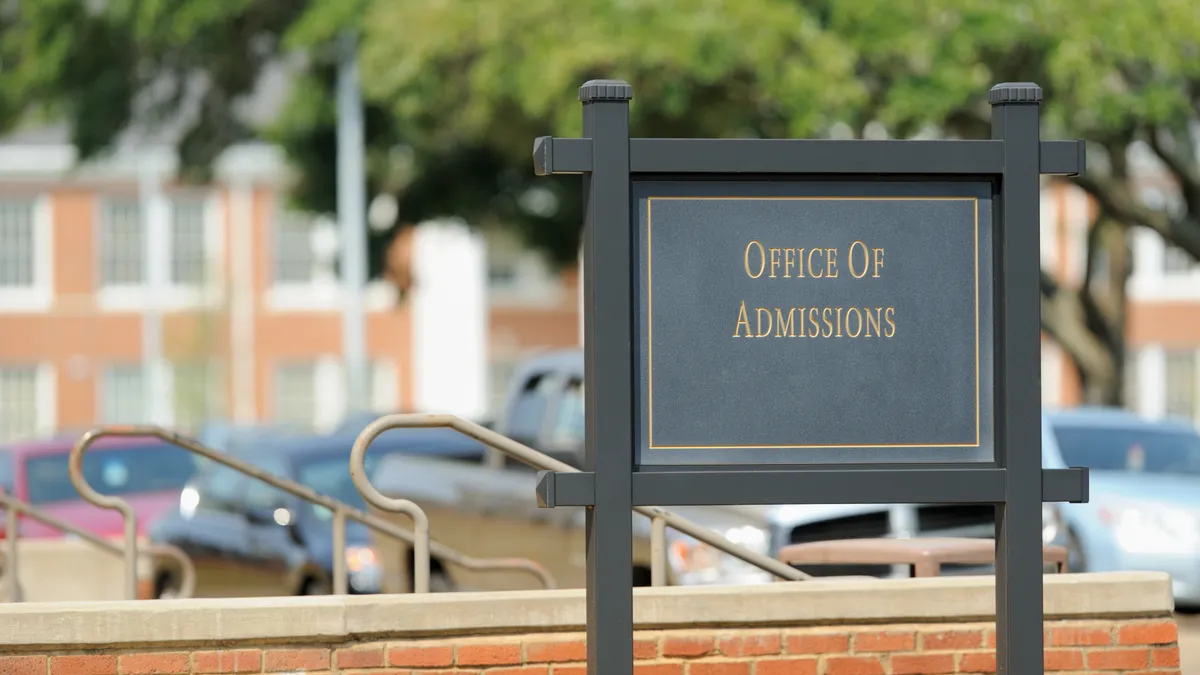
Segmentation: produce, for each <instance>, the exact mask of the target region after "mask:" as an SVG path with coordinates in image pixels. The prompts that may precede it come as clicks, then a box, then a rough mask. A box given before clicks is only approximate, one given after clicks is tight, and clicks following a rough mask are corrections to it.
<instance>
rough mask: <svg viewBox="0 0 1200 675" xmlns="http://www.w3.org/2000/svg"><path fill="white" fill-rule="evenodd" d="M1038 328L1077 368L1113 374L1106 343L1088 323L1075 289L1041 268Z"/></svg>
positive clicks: (1110, 354)
mask: <svg viewBox="0 0 1200 675" xmlns="http://www.w3.org/2000/svg"><path fill="white" fill-rule="evenodd" d="M1041 289H1042V330H1044V331H1046V334H1047V335H1049V336H1050V337H1051V338H1053V339H1054V341H1055V342H1057V343H1058V345H1059V346H1060V347H1062V348H1063V350H1064V351H1065V352H1066V353H1067V355H1068V356H1070V357H1071V359H1072V360H1073V361H1074V362H1075V364H1076V365H1077V366H1078V367H1079V369H1080V370H1081V371H1083V372H1086V373H1088V374H1089V375H1092V376H1095V377H1098V378H1100V379H1103V378H1109V377H1114V376H1115V375H1116V367H1115V365H1114V363H1113V358H1112V353H1111V352H1110V350H1109V348H1108V346H1107V345H1106V344H1105V343H1104V341H1103V340H1101V339H1100V338H1099V337H1098V336H1097V335H1096V334H1095V333H1093V332H1092V331H1091V329H1090V328H1089V327H1088V322H1087V313H1086V310H1085V309H1084V301H1083V298H1082V296H1081V294H1080V293H1079V292H1078V291H1074V290H1069V289H1066V288H1063V287H1062V286H1060V285H1059V284H1058V282H1057V281H1056V280H1055V279H1054V278H1053V277H1051V276H1050V275H1049V274H1047V273H1046V272H1045V270H1043V271H1042V275H1041Z"/></svg>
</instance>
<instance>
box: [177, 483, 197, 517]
mask: <svg viewBox="0 0 1200 675" xmlns="http://www.w3.org/2000/svg"><path fill="white" fill-rule="evenodd" d="M199 505H200V493H199V492H198V491H197V490H196V488H194V487H191V486H190V485H189V486H188V487H185V488H183V491H182V492H180V493H179V515H181V516H183V517H184V518H191V517H192V516H193V515H195V514H196V507H197V506H199Z"/></svg>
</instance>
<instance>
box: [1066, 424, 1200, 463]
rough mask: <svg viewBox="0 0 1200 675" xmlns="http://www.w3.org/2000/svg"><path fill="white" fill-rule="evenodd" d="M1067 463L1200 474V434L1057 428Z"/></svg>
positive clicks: (1160, 430) (1149, 430) (1072, 427)
mask: <svg viewBox="0 0 1200 675" xmlns="http://www.w3.org/2000/svg"><path fill="white" fill-rule="evenodd" d="M1054 435H1055V437H1057V439H1058V446H1059V450H1060V451H1061V452H1062V456H1063V460H1064V461H1065V462H1066V464H1067V466H1084V467H1088V468H1089V469H1094V470H1096V471H1121V472H1128V473H1158V474H1170V473H1176V474H1178V473H1182V474H1192V475H1200V435H1196V434H1193V433H1189V432H1186V431H1175V430H1165V429H1154V428H1152V427H1144V428H1128V429H1119V428H1118V429H1113V428H1095V427H1074V426H1071V427H1058V428H1056V429H1055V431H1054Z"/></svg>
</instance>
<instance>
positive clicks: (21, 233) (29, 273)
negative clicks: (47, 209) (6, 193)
mask: <svg viewBox="0 0 1200 675" xmlns="http://www.w3.org/2000/svg"><path fill="white" fill-rule="evenodd" d="M33 210H34V204H33V200H31V199H5V200H3V201H0V289H3V290H10V289H26V288H31V287H33V285H34V283H35V280H36V275H35V274H34V266H35V264H36V260H37V250H36V246H35V244H34V229H33V227H34V226H33V223H34V218H33Z"/></svg>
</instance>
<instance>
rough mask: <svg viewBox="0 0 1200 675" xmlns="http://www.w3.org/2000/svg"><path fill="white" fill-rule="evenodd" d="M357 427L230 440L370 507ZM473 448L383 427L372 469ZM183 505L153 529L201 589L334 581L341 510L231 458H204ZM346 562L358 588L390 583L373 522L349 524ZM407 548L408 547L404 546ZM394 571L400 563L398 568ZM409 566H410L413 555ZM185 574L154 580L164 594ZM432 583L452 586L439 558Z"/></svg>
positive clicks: (235, 448)
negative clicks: (403, 457) (356, 469)
mask: <svg viewBox="0 0 1200 675" xmlns="http://www.w3.org/2000/svg"><path fill="white" fill-rule="evenodd" d="M355 436H356V434H354V433H351V432H350V431H347V430H343V431H341V432H340V433H336V434H333V435H328V436H307V437H302V436H283V437H279V438H277V439H274V440H271V439H269V438H268V437H267V436H265V435H263V434H248V435H244V436H241V437H240V438H241V442H238V441H237V440H230V442H229V443H228V444H227V445H228V447H226V448H224V449H225V450H226V451H227V452H229V453H230V454H231V455H233V456H234V457H236V458H238V459H241V460H243V461H245V462H247V463H249V464H252V465H255V466H257V467H258V468H261V469H264V470H266V471H268V472H270V473H272V474H274V475H276V476H279V477H281V478H286V479H289V480H292V481H295V482H297V483H300V484H301V485H304V486H307V487H309V488H311V489H312V490H314V491H316V492H317V493H319V494H322V495H325V496H327V497H331V498H333V499H336V500H338V501H341V502H343V503H345V504H348V505H350V506H353V507H355V508H358V509H365V508H366V506H365V504H364V502H363V500H362V497H361V496H360V495H359V494H358V491H357V490H356V489H355V488H354V485H353V483H352V482H351V480H350V448H351V446H352V445H353V443H354V439H355ZM401 452H404V453H418V454H437V455H442V456H455V457H461V456H468V457H475V458H476V460H477V459H478V458H479V457H481V456H482V454H483V449H482V446H480V445H479V444H478V443H475V442H473V441H470V440H469V439H466V438H464V437H462V436H459V435H457V434H454V433H452V432H449V431H444V430H437V429H433V430H416V431H413V432H407V433H399V432H393V433H388V434H385V435H384V436H383V437H382V438H381V439H380V442H379V443H377V444H376V445H375V446H373V447H372V452H371V453H369V454H368V456H367V458H366V467H367V470H368V472H370V471H371V470H373V468H374V466H375V464H376V463H377V462H379V461H380V460H381V459H382V458H385V457H387V456H388V455H389V454H392V453H401ZM177 504H178V508H176V509H174V510H172V511H170V512H167V513H165V514H164V515H163V516H162V517H161V518H160V519H159V520H158V521H157V522H155V523H154V524H153V526H152V527H151V528H150V539H151V541H153V542H155V543H163V544H174V545H175V546H178V547H179V548H180V549H182V550H183V551H184V552H186V553H187V554H188V556H189V557H191V559H192V562H193V563H194V565H195V568H196V595H197V597H249V596H279V595H320V594H327V593H330V592H331V590H332V586H333V582H332V579H333V560H334V555H335V551H334V550H333V514H332V512H330V511H329V510H328V509H326V508H324V507H321V506H318V505H315V504H312V503H309V502H307V501H305V500H302V499H299V498H297V497H294V496H293V495H291V494H288V493H286V492H284V491H282V490H279V489H277V488H275V487H272V486H270V485H268V484H267V483H265V482H263V481H260V480H258V479H256V478H252V477H250V476H248V475H246V474H243V473H241V472H239V471H236V470H234V469H231V468H229V467H227V466H225V465H223V464H218V463H215V462H206V463H205V466H204V467H203V468H202V470H201V471H200V472H199V474H198V475H197V476H196V478H195V479H194V480H193V481H191V482H189V483H188V485H187V486H186V487H185V488H184V489H183V491H182V492H181V493H180V495H179V497H178V502H177ZM346 545H347V547H346V551H345V554H344V555H345V556H346V563H347V571H348V573H349V580H348V581H349V583H348V588H349V590H350V592H351V593H355V594H358V593H376V592H379V591H380V590H381V589H382V588H383V578H384V577H383V575H384V566H383V565H382V562H383V561H382V560H381V555H382V554H381V552H380V550H379V549H378V547H377V546H375V545H374V544H373V542H372V536H371V533H370V532H369V531H368V528H367V527H365V526H364V525H361V524H359V523H357V522H353V521H352V522H349V523H347V527H346ZM404 550H407V549H404ZM389 569H392V570H395V569H397V567H396V566H391V567H390V568H389ZM403 569H411V563H409V562H405V563H404V565H403ZM177 584H178V580H176V579H173V578H170V577H169V576H164V577H162V578H159V579H156V581H155V588H156V591H157V592H158V593H159V594H160V595H163V594H166V593H169V592H170V591H171V589H172V588H174V587H176V586H177ZM430 585H431V588H433V589H435V590H445V589H447V588H448V586H449V579H448V578H447V577H446V575H445V572H444V570H443V569H442V566H441V565H440V563H436V564H435V565H434V567H433V570H432V573H431V581H430Z"/></svg>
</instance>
